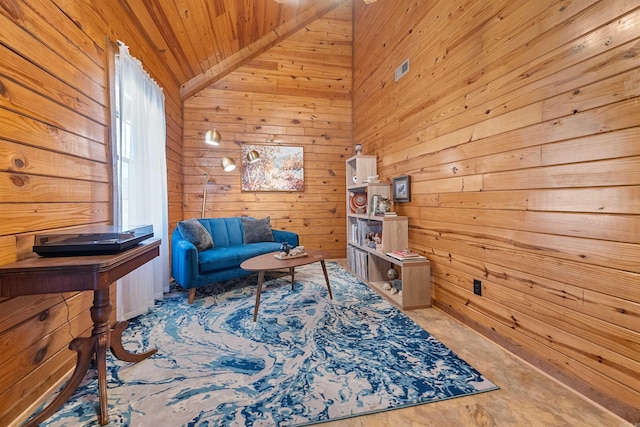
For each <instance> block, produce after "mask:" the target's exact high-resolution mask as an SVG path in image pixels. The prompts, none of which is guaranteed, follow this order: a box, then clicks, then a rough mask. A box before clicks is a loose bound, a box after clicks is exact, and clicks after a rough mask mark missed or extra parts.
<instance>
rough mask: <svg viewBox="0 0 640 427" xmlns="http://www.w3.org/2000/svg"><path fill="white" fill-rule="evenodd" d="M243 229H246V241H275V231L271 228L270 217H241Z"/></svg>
mask: <svg viewBox="0 0 640 427" xmlns="http://www.w3.org/2000/svg"><path fill="white" fill-rule="evenodd" d="M240 219H241V220H242V229H243V230H244V242H245V243H256V242H273V241H274V240H273V231H272V230H271V222H270V217H266V218H264V219H255V218H250V217H244V216H243V217H241V218H240Z"/></svg>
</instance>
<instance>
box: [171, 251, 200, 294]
mask: <svg viewBox="0 0 640 427" xmlns="http://www.w3.org/2000/svg"><path fill="white" fill-rule="evenodd" d="M171 275H172V276H173V278H174V279H175V280H176V282H178V283H179V284H180V285H181V286H182V287H184V288H190V287H191V284H192V283H193V282H194V281H195V279H196V278H197V276H198V250H197V249H196V247H195V245H194V244H193V243H191V242H189V241H188V240H182V239H179V241H176V242H175V243H174V244H173V247H172V253H171Z"/></svg>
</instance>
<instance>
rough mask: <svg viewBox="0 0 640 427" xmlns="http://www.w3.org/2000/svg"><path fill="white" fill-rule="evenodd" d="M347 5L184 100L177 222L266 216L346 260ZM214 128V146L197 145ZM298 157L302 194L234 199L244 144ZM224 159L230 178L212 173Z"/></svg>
mask: <svg viewBox="0 0 640 427" xmlns="http://www.w3.org/2000/svg"><path fill="white" fill-rule="evenodd" d="M351 18H352V11H351V6H350V5H347V6H340V7H339V8H337V9H335V10H334V11H332V12H330V13H329V14H327V15H325V16H324V17H323V18H321V19H319V20H317V21H315V22H313V23H312V24H310V25H308V26H307V27H305V28H303V29H302V30H300V31H299V32H297V33H296V34H294V35H292V36H291V37H290V38H287V39H286V40H285V41H284V42H282V43H280V44H278V45H277V46H275V47H273V48H271V49H269V50H268V51H267V52H265V53H263V54H261V55H259V56H258V57H256V58H255V59H254V60H252V61H251V62H249V63H248V64H246V65H245V66H242V67H240V68H238V69H236V70H235V71H233V72H231V73H230V74H229V75H227V76H226V77H225V78H223V79H222V80H220V81H218V82H217V83H215V84H214V85H212V86H211V87H209V88H207V89H205V90H203V91H201V92H199V93H198V94H197V95H195V96H193V97H191V98H189V99H187V100H185V102H184V141H183V143H184V151H183V156H184V217H185V218H192V217H200V216H201V208H202V197H203V185H204V181H205V179H206V178H205V175H206V173H207V170H208V169H209V168H210V167H211V166H212V165H218V166H215V167H214V170H213V173H212V175H211V176H212V182H213V183H212V184H211V185H209V186H208V196H207V206H206V215H205V216H207V217H227V216H236V215H249V216H253V217H257V218H262V217H265V216H270V217H271V224H272V226H273V227H274V228H278V229H286V230H291V231H295V232H297V233H298V234H299V235H300V239H301V244H303V245H305V246H308V247H312V248H316V249H323V250H326V251H328V252H329V253H330V254H331V256H332V257H344V256H345V241H346V240H345V234H346V225H345V206H346V202H345V191H344V185H345V168H346V167H345V160H346V159H347V158H348V157H349V156H351V155H352V153H353V143H352V119H351V117H352V102H351V80H352V76H351V60H352V55H351V52H352V49H351V36H352V26H351ZM212 128H216V129H217V130H218V131H219V132H220V134H221V136H222V138H223V140H222V142H221V144H220V146H219V147H216V148H210V147H209V146H206V145H205V144H204V143H203V139H204V136H203V135H204V133H205V132H206V131H207V129H212ZM271 135H273V136H274V137H275V143H277V144H281V145H292V146H301V147H303V150H304V175H305V184H304V187H305V188H304V191H303V192H242V191H241V189H240V178H241V175H240V174H241V167H240V164H241V158H240V150H241V146H242V144H243V143H249V144H264V143H266V142H267V139H268V138H269V137H270V136H271ZM225 156H229V157H231V158H233V159H234V160H235V162H236V164H237V165H238V168H236V170H235V171H233V172H230V173H225V172H223V171H222V168H220V167H219V164H220V160H221V159H222V157H225Z"/></svg>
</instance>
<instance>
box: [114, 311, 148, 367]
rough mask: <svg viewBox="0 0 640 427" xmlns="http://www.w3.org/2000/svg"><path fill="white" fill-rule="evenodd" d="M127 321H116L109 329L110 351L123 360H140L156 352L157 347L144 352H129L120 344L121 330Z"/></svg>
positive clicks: (126, 324) (125, 326)
mask: <svg viewBox="0 0 640 427" xmlns="http://www.w3.org/2000/svg"><path fill="white" fill-rule="evenodd" d="M127 326H129V322H126V321H124V322H118V323H116V324H115V325H114V326H113V329H111V353H113V355H114V356H115V357H117V358H118V359H120V360H124V361H125V362H132V363H136V362H140V361H142V360H144V359H146V358H147V357H149V356H151V355H153V354H156V353H157V351H158V349H157V348H154V349H151V350H149V351H146V352H144V353H130V352H128V351H127V350H126V349H125V348H124V346H123V345H122V332H123V331H124V330H125V329H127Z"/></svg>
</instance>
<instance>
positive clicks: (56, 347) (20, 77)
mask: <svg viewBox="0 0 640 427" xmlns="http://www.w3.org/2000/svg"><path fill="white" fill-rule="evenodd" d="M137 25H138V24H136V23H135V21H134V20H133V18H132V17H131V16H130V15H129V14H128V13H127V12H125V11H124V10H122V9H121V6H120V2H119V1H117V0H102V1H100V2H89V1H80V0H78V1H73V0H33V1H29V2H20V1H9V0H4V1H0V263H1V264H7V263H10V262H14V261H16V260H18V259H22V258H24V257H26V256H30V255H31V254H32V252H31V247H32V245H33V236H34V234H36V233H39V232H43V231H46V230H52V229H57V228H62V227H72V226H79V225H87V224H104V223H108V222H109V221H110V219H111V215H110V209H111V207H110V166H109V163H108V162H109V152H110V150H109V148H108V131H109V129H108V122H109V107H108V99H109V98H108V88H109V85H108V78H107V71H106V69H107V65H106V64H107V60H106V58H107V57H106V53H105V48H106V46H107V42H106V37H109V38H110V39H111V40H113V41H115V40H122V41H124V42H125V43H126V44H127V45H129V46H130V51H131V54H132V55H134V56H136V57H138V58H139V59H141V60H142V62H143V64H144V66H145V68H146V69H147V70H148V71H149V72H150V74H151V75H152V76H153V77H154V78H155V79H156V80H157V81H158V82H159V84H160V85H161V86H162V87H163V88H164V91H165V96H166V111H167V136H168V138H167V159H168V161H167V163H168V176H169V216H170V224H169V225H170V227H172V226H175V223H176V221H177V220H179V219H181V218H182V177H181V174H182V170H181V168H182V159H181V136H182V110H181V102H180V97H179V84H180V83H181V82H182V81H183V80H184V79H181V80H178V79H176V77H175V72H174V71H175V70H174V69H172V68H171V67H169V66H166V65H165V63H166V58H164V57H162V55H161V54H159V53H157V52H155V51H154V50H153V48H152V46H150V45H149V44H148V42H147V41H146V40H145V38H144V37H142V36H141V32H140V29H139V27H138V26H137ZM175 66H176V67H177V66H178V65H177V64H176V65H175ZM91 299H92V295H91V294H90V293H82V294H64V295H60V294H54V295H41V296H33V297H19V298H12V299H4V300H2V299H0V425H3V426H6V425H9V424H10V423H11V422H13V421H14V420H19V419H22V418H24V417H26V416H28V415H29V414H30V412H27V413H24V411H30V406H31V405H32V404H33V403H34V402H35V401H36V400H37V399H38V398H39V397H40V396H41V395H43V394H44V393H45V392H46V391H47V390H48V389H49V388H50V387H52V385H54V384H55V383H56V382H58V381H59V380H60V378H61V377H62V376H63V375H64V374H66V373H67V372H68V371H69V370H70V369H71V368H72V367H73V366H74V365H75V353H73V352H71V351H70V350H68V349H67V346H68V345H69V342H70V341H71V340H72V339H73V337H77V336H79V335H87V334H90V330H89V329H88V328H89V327H90V325H91V320H90V317H89V312H88V310H87V309H88V307H89V306H90V304H91ZM31 409H33V408H31Z"/></svg>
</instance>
